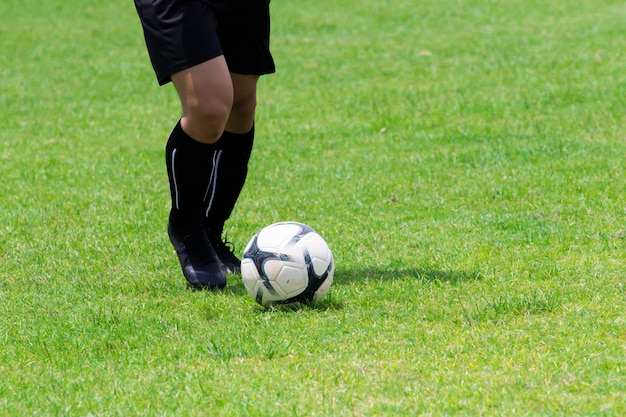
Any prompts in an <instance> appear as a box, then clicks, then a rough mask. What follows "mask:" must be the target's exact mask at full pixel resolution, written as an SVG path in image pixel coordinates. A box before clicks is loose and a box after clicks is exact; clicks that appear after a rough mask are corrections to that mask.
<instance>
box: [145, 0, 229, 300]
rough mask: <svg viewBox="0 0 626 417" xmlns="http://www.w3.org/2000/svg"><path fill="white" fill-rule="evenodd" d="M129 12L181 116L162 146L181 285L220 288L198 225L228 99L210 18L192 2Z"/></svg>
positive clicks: (222, 280)
mask: <svg viewBox="0 0 626 417" xmlns="http://www.w3.org/2000/svg"><path fill="white" fill-rule="evenodd" d="M135 5H136V7H137V12H138V14H139V17H140V19H141V22H142V25H143V28H144V34H145V38H146V44H147V47H148V52H149V53H150V59H151V61H152V64H153V67H154V69H155V72H156V75H157V79H158V81H159V84H161V85H163V84H166V83H168V82H169V81H173V82H174V86H175V87H176V91H177V92H178V94H179V97H180V101H181V105H182V110H183V111H182V117H181V120H180V121H179V123H177V125H176V126H175V127H174V129H173V130H172V132H171V134H170V136H169V139H168V142H167V145H166V164H167V171H168V179H169V183H170V194H171V201H172V209H171V211H170V218H169V222H168V234H169V236H170V240H171V242H172V244H173V245H174V248H175V249H176V252H177V255H178V258H179V261H180V264H181V267H182V270H183V274H184V276H185V278H186V279H187V280H188V281H189V282H190V283H191V284H193V285H195V286H199V287H210V288H221V287H223V286H224V285H225V284H226V276H225V274H224V272H223V271H222V265H221V263H220V261H219V259H218V258H217V255H216V253H215V250H214V249H213V247H212V246H211V244H210V242H209V240H208V238H207V236H206V234H205V232H204V230H203V224H202V219H203V206H202V199H203V196H204V191H205V186H206V182H207V178H208V177H209V174H210V172H211V171H212V165H211V164H212V160H213V155H214V152H215V145H214V144H213V143H214V142H215V141H217V139H218V138H219V137H220V135H221V132H222V130H223V129H224V126H225V125H226V121H227V120H228V114H229V112H230V107H231V106H232V96H233V93H232V82H231V81H230V75H229V73H228V69H227V66H226V64H225V61H224V58H223V56H222V51H221V48H220V45H219V39H218V38H217V34H216V27H217V25H216V20H215V11H214V10H213V8H212V7H211V6H210V5H208V4H207V3H205V2H199V1H198V2H188V1H177V0H168V1H158V0H157V1H155V0H135Z"/></svg>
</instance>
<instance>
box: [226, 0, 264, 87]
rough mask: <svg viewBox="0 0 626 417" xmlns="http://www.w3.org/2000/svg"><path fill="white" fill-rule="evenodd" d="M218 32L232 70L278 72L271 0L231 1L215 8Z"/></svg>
mask: <svg viewBox="0 0 626 417" xmlns="http://www.w3.org/2000/svg"><path fill="white" fill-rule="evenodd" d="M216 16H217V20H218V28H217V33H218V37H219V39H220V43H221V46H222V50H223V53H224V57H225V58H226V62H227V63H228V68H229V69H230V72H233V73H237V74H254V75H262V74H269V73H272V72H274V71H275V66H274V60H273V58H272V54H271V52H270V0H230V1H226V2H224V7H223V8H221V9H218V10H217V11H216Z"/></svg>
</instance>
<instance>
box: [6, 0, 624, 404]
mask: <svg viewBox="0 0 626 417" xmlns="http://www.w3.org/2000/svg"><path fill="white" fill-rule="evenodd" d="M272 7H273V9H272V10H273V15H274V18H273V28H272V30H273V39H272V42H273V43H272V46H273V51H274V55H275V59H276V61H277V65H278V73H277V74H275V75H272V76H268V77H264V78H263V79H262V82H261V84H260V92H259V96H260V100H259V101H260V105H259V111H258V118H257V129H258V135H257V136H258V137H257V140H256V145H255V146H256V147H255V153H254V154H253V158H252V161H251V175H250V177H249V180H248V183H247V185H246V188H245V189H244V192H243V194H242V196H241V199H240V201H239V203H238V206H237V207H236V212H235V214H234V216H233V218H232V220H231V221H230V223H229V224H228V230H229V237H230V238H231V239H232V240H233V241H234V242H235V244H236V245H237V247H238V248H240V249H241V248H242V247H243V246H244V245H245V244H246V243H247V241H248V239H249V238H250V237H251V236H252V235H253V234H254V233H255V232H256V231H257V230H258V229H260V228H261V227H262V226H265V225H267V224H270V223H273V222H275V221H281V220H295V221H301V222H304V223H307V224H310V225H311V226H313V227H315V228H316V229H317V230H318V231H320V232H321V233H322V235H323V236H324V237H325V238H326V240H327V241H328V242H329V244H330V246H331V248H332V249H333V252H334V254H335V258H336V263H337V270H336V276H335V283H334V284H333V287H332V288H331V292H330V293H329V295H328V297H327V298H326V299H324V300H323V301H322V302H321V303H320V304H318V305H314V306H309V307H302V308H300V309H295V310H281V309H278V310H265V309H263V308H262V307H260V306H258V305H257V304H256V303H255V301H254V300H253V299H252V298H251V297H249V296H248V294H247V293H246V291H245V289H244V287H243V284H242V283H241V282H240V279H239V278H238V277H233V278H231V279H230V281H229V286H228V287H227V289H226V290H225V291H224V292H223V293H218V294H215V293H211V292H204V291H191V290H189V289H187V287H186V285H185V282H184V279H183V278H182V276H181V274H180V272H179V267H178V265H177V260H176V258H175V255H174V253H173V250H172V249H171V247H170V244H169V242H168V241H167V236H166V234H165V222H166V216H167V212H168V209H169V207H168V205H169V201H168V198H169V195H168V191H167V179H166V175H165V167H164V161H163V160H164V157H163V148H164V143H165V139H166V136H167V134H168V133H169V130H170V129H171V127H172V126H173V124H174V123H175V121H176V119H177V117H178V116H177V115H178V112H179V109H178V103H177V100H176V97H175V93H174V92H173V90H172V88H171V87H166V88H158V87H157V84H156V81H155V80H154V76H153V74H152V73H151V68H150V64H149V62H148V58H147V53H146V51H145V47H144V44H143V38H142V34H141V29H140V26H139V23H138V21H137V18H136V15H135V12H134V9H133V5H132V2H123V1H118V0H115V1H108V2H104V3H102V4H95V3H94V4H84V3H79V2H77V1H74V0H67V1H60V0H51V1H47V2H35V1H32V0H26V1H21V2H17V1H15V0H3V2H2V3H1V4H0V15H2V16H3V24H2V25H0V50H1V51H2V53H1V54H0V92H1V93H0V107H1V108H2V111H1V112H0V126H1V127H2V128H1V130H0V162H1V163H0V175H1V178H2V181H1V182H0V265H1V266H0V300H1V302H0V415H1V416H22V415H24V416H27V415H28V416H88V415H94V416H129V415H133V416H135V415H136V416H198V415H219V416H278V415H280V416H381V415H388V416H398V415H406V416H416V415H424V416H448V415H454V416H456V415H458V416H479V415H481V416H503V415H506V416H621V415H626V404H625V403H624V401H623V397H624V394H623V393H624V392H625V391H626V319H625V318H624V310H625V309H626V297H625V296H626V289H625V286H624V283H623V278H624V277H625V275H626V258H625V253H626V197H625V196H626V162H625V161H626V158H625V155H626V124H625V123H624V121H623V120H624V114H626V100H625V99H624V97H626V73H625V72H624V68H625V64H626V61H625V59H624V54H623V51H624V50H625V48H626V36H625V35H626V29H625V28H624V24H623V22H624V19H626V6H625V5H624V3H623V2H620V1H612V0H599V1H593V2H592V1H582V2H576V1H573V0H562V1H559V2H539V1H535V0H527V1H521V0H507V1H502V2H486V1H475V0H470V1H460V0H442V1H434V0H427V1H420V2H417V3H416V2H414V1H409V0H397V1H394V2H390V1H383V2H373V1H369V2H357V1H350V0H344V1H337V0H320V1H316V2H306V1H290V2H287V1H283V0H274V1H273V2H272Z"/></svg>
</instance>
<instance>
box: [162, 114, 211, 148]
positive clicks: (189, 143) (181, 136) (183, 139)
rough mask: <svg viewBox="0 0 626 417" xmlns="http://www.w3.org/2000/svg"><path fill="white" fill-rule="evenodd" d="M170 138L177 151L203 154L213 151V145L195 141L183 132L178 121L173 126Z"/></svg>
mask: <svg viewBox="0 0 626 417" xmlns="http://www.w3.org/2000/svg"><path fill="white" fill-rule="evenodd" d="M170 138H172V139H174V140H175V141H176V147H177V148H178V149H181V150H184V151H189V152H192V153H199V154H205V153H208V152H211V151H213V150H214V149H215V144H212V143H203V142H199V141H197V140H195V139H194V138H192V137H191V136H189V135H188V134H187V132H185V131H184V130H183V127H182V125H181V124H180V120H179V121H178V123H176V126H174V129H173V130H172V133H171V134H170Z"/></svg>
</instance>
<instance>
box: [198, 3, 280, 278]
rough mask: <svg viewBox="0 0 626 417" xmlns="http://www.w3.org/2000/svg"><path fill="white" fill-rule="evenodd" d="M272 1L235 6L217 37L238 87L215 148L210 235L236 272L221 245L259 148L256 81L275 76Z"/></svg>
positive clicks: (208, 205)
mask: <svg viewBox="0 0 626 417" xmlns="http://www.w3.org/2000/svg"><path fill="white" fill-rule="evenodd" d="M269 3H270V2H269V0H233V1H231V2H228V3H227V6H226V7H225V8H224V9H223V10H221V11H220V12H219V13H218V16H217V18H218V20H219V23H220V24H219V25H218V34H219V36H220V40H221V42H222V43H221V44H222V48H223V50H224V56H225V58H226V61H227V63H228V67H229V70H230V72H231V79H232V82H233V90H234V97H233V107H232V110H231V113H230V116H229V118H228V121H227V124H226V130H225V132H224V134H223V136H222V138H221V139H220V140H219V141H218V142H217V143H216V146H217V147H218V151H217V153H216V156H217V158H216V162H217V165H216V169H215V170H214V175H213V176H212V181H211V183H210V187H209V190H210V192H209V193H207V198H206V199H205V204H206V209H205V215H206V218H205V221H206V224H207V226H208V227H207V234H208V235H209V236H210V237H211V241H212V242H213V244H214V246H215V248H216V250H217V252H218V255H220V259H221V260H222V263H223V264H224V265H226V266H227V268H228V269H230V270H237V269H238V268H239V265H240V261H239V259H237V257H236V256H234V254H233V253H232V251H231V250H229V249H228V248H227V247H226V246H225V245H224V242H223V241H222V239H221V235H222V232H223V229H224V223H225V221H226V220H227V219H228V218H229V217H230V215H231V213H232V211H233V208H234V207H235V203H236V201H237V199H238V197H239V195H240V193H241V191H242V188H243V185H244V182H245V179H246V175H247V172H248V161H249V159H250V154H251V152H252V146H253V142H254V135H255V129H254V116H255V110H256V104H257V81H258V79H259V76H260V75H262V74H269V73H272V72H274V71H275V68H274V61H273V59H272V55H271V53H270V50H269V37H270V16H269Z"/></svg>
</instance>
